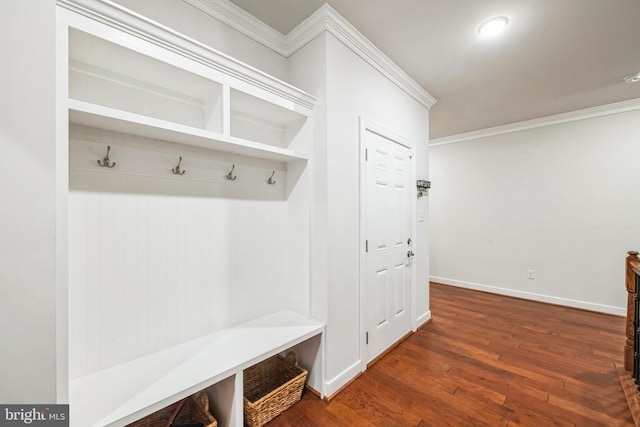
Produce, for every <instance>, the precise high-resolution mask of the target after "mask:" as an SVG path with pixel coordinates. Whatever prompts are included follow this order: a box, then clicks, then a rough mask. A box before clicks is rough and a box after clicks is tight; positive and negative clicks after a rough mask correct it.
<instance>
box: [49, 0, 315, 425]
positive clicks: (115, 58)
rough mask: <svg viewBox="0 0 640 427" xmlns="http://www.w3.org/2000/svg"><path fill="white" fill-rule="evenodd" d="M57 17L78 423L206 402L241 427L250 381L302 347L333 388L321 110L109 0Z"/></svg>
mask: <svg viewBox="0 0 640 427" xmlns="http://www.w3.org/2000/svg"><path fill="white" fill-rule="evenodd" d="M57 20H58V22H57V40H56V49H57V52H56V55H57V77H56V78H57V88H58V93H57V106H56V108H57V115H56V119H57V121H58V122H57V124H58V126H57V129H58V131H57V132H58V133H57V136H56V149H57V153H58V156H57V158H58V160H57V166H58V168H57V170H58V172H57V174H58V182H59V183H60V185H59V186H58V200H59V204H58V228H59V233H58V235H59V236H61V237H60V240H59V242H58V251H59V252H58V253H59V266H58V267H59V271H60V273H59V283H60V286H61V290H60V292H59V295H61V296H62V301H58V307H59V310H63V313H62V314H63V315H61V316H60V317H59V318H60V320H59V322H60V325H59V328H58V330H59V335H60V336H59V338H58V343H59V346H60V347H61V348H63V349H66V351H61V352H60V354H62V355H64V360H63V363H60V364H59V366H58V370H59V376H58V377H59V378H63V379H65V378H66V380H65V381H66V382H65V383H66V384H68V388H67V392H68V400H69V403H70V420H71V425H72V426H74V427H89V426H124V425H126V424H128V423H130V422H133V421H135V420H137V419H139V418H142V417H144V416H146V415H148V414H151V413H153V412H154V411H157V410H159V409H161V408H163V407H166V406H168V405H170V404H172V403H174V402H177V401H178V400H180V399H182V398H184V397H187V396H189V395H191V394H193V393H195V392H197V391H200V390H206V391H207V392H208V394H209V397H210V401H211V409H212V412H213V414H214V416H215V417H216V419H217V421H218V425H220V426H241V425H242V423H243V412H242V411H243V409H242V401H243V399H242V396H243V390H242V389H243V381H242V375H243V370H244V369H246V368H248V367H250V366H252V365H254V364H256V363H258V362H260V361H263V360H265V359H266V358H268V357H270V356H272V355H275V354H278V353H283V352H286V351H287V350H289V349H292V348H294V349H295V350H296V351H297V352H298V353H299V354H300V355H302V357H301V364H303V366H304V367H305V368H306V369H309V370H310V378H315V379H316V380H317V381H319V380H318V379H321V378H322V372H319V370H321V369H322V366H323V363H322V356H323V346H322V336H323V331H324V325H323V324H322V323H320V322H318V321H316V320H314V319H312V318H310V311H311V309H310V292H311V291H310V274H309V264H310V260H309V247H310V242H309V239H310V237H309V235H310V213H311V212H310V184H311V181H310V180H311V173H310V163H311V159H310V157H309V154H310V153H311V151H312V150H311V143H312V137H313V117H312V110H313V106H314V102H315V98H314V97H313V96H311V95H309V94H307V93H305V92H303V91H301V90H299V89H297V88H295V87H292V86H291V85H288V84H286V83H284V82H282V81H280V80H278V79H275V78H273V77H271V76H269V75H266V74H265V73H263V72H261V71H259V70H256V69H254V68H252V67H250V66H247V65H245V64H243V63H241V62H239V61H237V60H235V59H233V58H231V57H228V56H226V55H224V54H222V53H220V52H218V51H216V50H214V49H212V48H210V47H207V46H205V45H203V44H201V43H199V42H197V41H194V40H192V39H190V38H188V37H186V36H183V35H181V34H178V33H176V32H174V31H173V30H171V29H169V28H166V27H163V26H162V25H159V24H157V23H154V22H152V21H150V20H148V19H147V18H145V17H143V16H140V15H138V14H136V13H134V12H131V11H129V10H127V9H125V8H123V7H121V6H118V5H116V4H114V3H111V2H109V1H105V0H58V2H57ZM65 314H66V315H65ZM64 361H67V363H64ZM313 369H315V372H312V371H311V370H313ZM63 388H64V387H63Z"/></svg>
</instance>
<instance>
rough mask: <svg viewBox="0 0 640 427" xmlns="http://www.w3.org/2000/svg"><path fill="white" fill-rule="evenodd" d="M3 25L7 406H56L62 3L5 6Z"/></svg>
mask: <svg viewBox="0 0 640 427" xmlns="http://www.w3.org/2000/svg"><path fill="white" fill-rule="evenodd" d="M0 28H2V37H0V46H1V49H0V50H1V51H2V63H3V66H2V67H0V70H1V71H0V73H1V74H0V85H2V91H1V92H2V106H1V107H0V109H1V112H2V114H0V146H1V147H2V158H3V162H2V163H3V164H2V167H1V168H0V171H1V172H0V177H1V179H0V196H1V197H2V207H0V236H2V238H0V265H1V266H2V267H1V268H0V301H1V306H2V308H1V309H0V340H2V353H1V354H0V378H1V380H0V402H2V403H55V402H56V360H57V357H56V246H55V245H56V236H55V231H56V223H55V221H56V200H55V194H56V190H55V185H56V179H55V178H56V176H55V165H56V158H55V2H42V1H39V0H30V1H25V0H11V1H5V2H3V4H2V13H1V14H0ZM34 29H37V32H35V36H34Z"/></svg>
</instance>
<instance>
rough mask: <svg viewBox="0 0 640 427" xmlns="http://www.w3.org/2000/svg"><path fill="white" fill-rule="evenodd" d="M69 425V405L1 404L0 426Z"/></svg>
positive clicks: (60, 426)
mask: <svg viewBox="0 0 640 427" xmlns="http://www.w3.org/2000/svg"><path fill="white" fill-rule="evenodd" d="M16 426H36V427H69V405H1V404H0V427H16Z"/></svg>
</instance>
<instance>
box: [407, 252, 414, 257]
mask: <svg viewBox="0 0 640 427" xmlns="http://www.w3.org/2000/svg"><path fill="white" fill-rule="evenodd" d="M414 255H415V254H414V253H413V251H408V252H407V258H411V257H412V256H414Z"/></svg>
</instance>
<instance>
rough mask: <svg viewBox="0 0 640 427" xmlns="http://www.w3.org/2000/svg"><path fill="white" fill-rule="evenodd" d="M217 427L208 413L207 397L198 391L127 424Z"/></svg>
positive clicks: (140, 426)
mask: <svg viewBox="0 0 640 427" xmlns="http://www.w3.org/2000/svg"><path fill="white" fill-rule="evenodd" d="M197 423H201V424H202V425H203V426H204V427H218V422H217V421H216V419H215V418H214V417H213V415H211V412H209V396H208V395H207V392H205V391H199V392H197V393H195V394H193V395H191V396H189V397H187V398H185V399H183V400H181V401H179V402H176V403H174V404H172V405H169V406H167V407H166V408H162V409H160V410H159V411H156V412H154V413H153V414H151V415H147V416H146V417H144V418H141V419H139V420H138V421H134V422H133V423H131V424H128V425H127V427H167V426H170V425H171V424H197Z"/></svg>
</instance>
